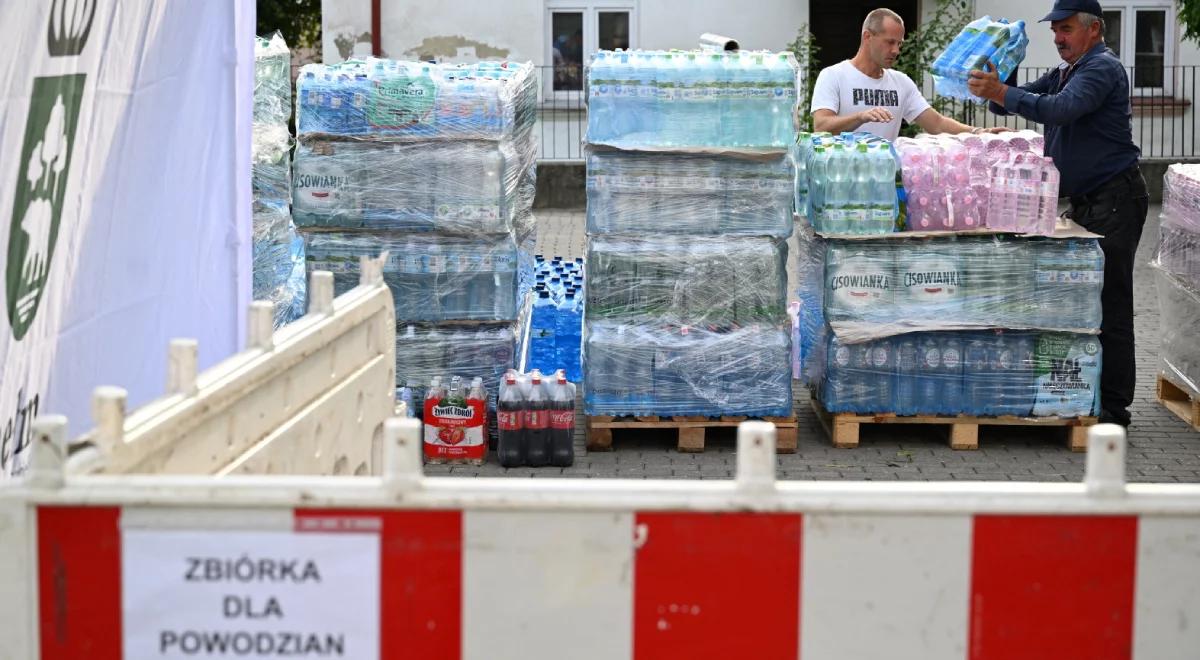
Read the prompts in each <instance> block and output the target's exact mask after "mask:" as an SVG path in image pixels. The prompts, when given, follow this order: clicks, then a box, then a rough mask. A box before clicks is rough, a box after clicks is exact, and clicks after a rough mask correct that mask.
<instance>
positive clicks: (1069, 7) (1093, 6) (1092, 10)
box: [1038, 0, 1103, 23]
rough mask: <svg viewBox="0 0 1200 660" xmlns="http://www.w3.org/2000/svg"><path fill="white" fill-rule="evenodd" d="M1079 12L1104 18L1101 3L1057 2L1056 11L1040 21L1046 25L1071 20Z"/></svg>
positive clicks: (1072, 0)
mask: <svg viewBox="0 0 1200 660" xmlns="http://www.w3.org/2000/svg"><path fill="white" fill-rule="evenodd" d="M1079 12H1083V13H1085V14H1091V15H1092V16H1103V14H1102V12H1103V10H1102V9H1100V3H1099V2H1097V1H1096V0H1056V1H1055V3H1054V9H1053V10H1051V11H1050V13H1049V14H1046V17H1045V18H1043V19H1042V20H1040V21H1038V22H1039V23H1045V22H1046V21H1061V20H1063V19H1064V18H1070V17H1072V16H1074V15H1075V14H1078V13H1079Z"/></svg>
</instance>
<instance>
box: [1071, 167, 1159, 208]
mask: <svg viewBox="0 0 1200 660" xmlns="http://www.w3.org/2000/svg"><path fill="white" fill-rule="evenodd" d="M1141 176H1142V168H1141V167H1139V166H1138V163H1136V162H1135V163H1134V164H1133V165H1131V166H1129V167H1128V168H1126V169H1124V170H1122V171H1120V172H1118V173H1116V174H1114V175H1113V177H1112V178H1111V179H1109V180H1108V181H1105V182H1104V183H1102V184H1100V185H1098V186H1096V187H1095V188H1093V189H1092V190H1091V191H1089V192H1087V193H1084V194H1082V195H1071V197H1070V200H1071V206H1086V205H1087V204H1088V202H1090V201H1094V200H1095V198H1096V196H1097V195H1098V194H1099V193H1101V192H1103V191H1105V190H1108V189H1110V188H1115V187H1117V186H1122V185H1133V183H1134V182H1136V181H1137V180H1138V179H1140V178H1141Z"/></svg>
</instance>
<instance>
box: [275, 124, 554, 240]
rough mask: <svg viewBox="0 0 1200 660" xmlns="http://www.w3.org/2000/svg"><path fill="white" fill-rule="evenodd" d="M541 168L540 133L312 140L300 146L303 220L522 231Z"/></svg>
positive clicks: (298, 192) (298, 208)
mask: <svg viewBox="0 0 1200 660" xmlns="http://www.w3.org/2000/svg"><path fill="white" fill-rule="evenodd" d="M535 172H536V146H535V143H534V142H533V141H532V140H524V141H520V142H513V141H504V142H482V141H470V142H466V141H436V142H423V143H386V142H368V141H361V142H358V141H356V142H331V141H306V142H304V143H302V144H300V145H299V147H297V149H296V162H295V174H294V179H295V181H294V192H295V197H294V204H295V215H296V223H297V224H298V225H300V226H301V227H303V228H318V227H321V228H324V227H337V228H346V229H357V228H363V229H392V230H400V231H439V232H449V233H461V234H476V233H492V234H494V233H504V232H511V231H516V232H521V231H523V230H525V229H527V228H526V227H522V226H521V224H520V223H521V222H522V221H526V220H529V218H530V217H529V213H528V212H529V209H530V208H531V207H532V206H533V196H534V192H535V187H536V180H535V177H536V174H535Z"/></svg>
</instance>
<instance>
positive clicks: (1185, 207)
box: [1154, 164, 1200, 288]
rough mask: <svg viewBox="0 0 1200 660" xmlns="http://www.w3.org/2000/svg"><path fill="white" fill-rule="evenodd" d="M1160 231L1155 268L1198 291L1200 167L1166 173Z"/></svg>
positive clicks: (1174, 167)
mask: <svg viewBox="0 0 1200 660" xmlns="http://www.w3.org/2000/svg"><path fill="white" fill-rule="evenodd" d="M1159 231H1160V234H1159V241H1158V248H1157V250H1156V252H1155V258H1154V262H1155V264H1156V265H1158V266H1159V267H1160V268H1162V269H1164V270H1167V271H1169V272H1171V273H1172V274H1174V275H1175V276H1177V277H1178V278H1180V279H1182V280H1183V281H1184V282H1187V283H1188V284H1190V285H1191V286H1193V287H1196V288H1200V166H1197V165H1184V164H1175V165H1171V166H1170V167H1169V168H1168V169H1167V174H1166V175H1165V176H1164V177H1163V210H1162V226H1161V228H1160V230H1159Z"/></svg>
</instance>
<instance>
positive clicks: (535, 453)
mask: <svg viewBox="0 0 1200 660" xmlns="http://www.w3.org/2000/svg"><path fill="white" fill-rule="evenodd" d="M549 413H550V401H549V400H548V399H547V398H546V394H545V391H544V390H543V389H542V375H541V374H540V373H538V372H537V371H535V372H533V382H532V383H530V388H529V396H528V397H526V399H525V443H526V444H525V460H526V461H527V462H528V464H529V465H530V466H532V467H540V466H542V465H547V464H549V463H550V414H549Z"/></svg>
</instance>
